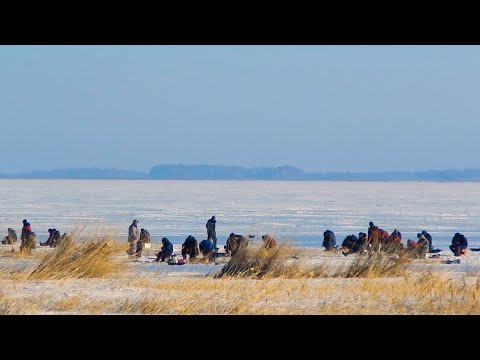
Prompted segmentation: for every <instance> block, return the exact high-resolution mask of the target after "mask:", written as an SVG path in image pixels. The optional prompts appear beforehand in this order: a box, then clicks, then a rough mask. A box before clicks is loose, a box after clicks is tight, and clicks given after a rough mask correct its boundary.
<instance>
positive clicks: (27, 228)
mask: <svg viewBox="0 0 480 360" xmlns="http://www.w3.org/2000/svg"><path fill="white" fill-rule="evenodd" d="M29 231H32V226H31V225H30V223H29V222H28V221H27V219H23V227H22V233H21V235H20V240H21V243H20V246H22V245H23V244H24V242H25V240H26V239H27V233H28V232H29Z"/></svg>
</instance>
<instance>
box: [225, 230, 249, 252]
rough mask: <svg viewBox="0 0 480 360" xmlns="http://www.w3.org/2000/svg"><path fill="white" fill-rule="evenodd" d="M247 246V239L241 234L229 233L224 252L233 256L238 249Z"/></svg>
mask: <svg viewBox="0 0 480 360" xmlns="http://www.w3.org/2000/svg"><path fill="white" fill-rule="evenodd" d="M247 247H248V239H247V238H246V237H244V236H242V235H236V234H235V233H230V236H229V237H228V239H227V242H226V245H225V252H226V254H227V255H231V256H234V255H235V254H236V253H237V252H238V251H239V250H244V249H246V248H247Z"/></svg>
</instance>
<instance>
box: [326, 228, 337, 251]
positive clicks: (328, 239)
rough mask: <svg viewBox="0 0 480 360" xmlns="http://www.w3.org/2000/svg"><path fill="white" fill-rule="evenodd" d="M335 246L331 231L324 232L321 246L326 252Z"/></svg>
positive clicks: (335, 242)
mask: <svg viewBox="0 0 480 360" xmlns="http://www.w3.org/2000/svg"><path fill="white" fill-rule="evenodd" d="M335 245H337V239H336V238H335V234H334V233H333V231H331V230H326V231H325V232H324V233H323V246H324V247H325V250H326V251H330V250H333V249H334V248H335Z"/></svg>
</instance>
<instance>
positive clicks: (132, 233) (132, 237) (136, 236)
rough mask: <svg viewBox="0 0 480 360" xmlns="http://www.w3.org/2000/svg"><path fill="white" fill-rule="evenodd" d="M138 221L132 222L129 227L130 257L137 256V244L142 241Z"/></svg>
mask: <svg viewBox="0 0 480 360" xmlns="http://www.w3.org/2000/svg"><path fill="white" fill-rule="evenodd" d="M137 225H138V220H137V219H135V220H133V221H132V224H131V225H130V226H129V227H128V243H129V244H130V247H129V249H128V255H129V256H130V257H133V256H135V253H136V251H137V242H138V240H140V233H139V232H138V227H137Z"/></svg>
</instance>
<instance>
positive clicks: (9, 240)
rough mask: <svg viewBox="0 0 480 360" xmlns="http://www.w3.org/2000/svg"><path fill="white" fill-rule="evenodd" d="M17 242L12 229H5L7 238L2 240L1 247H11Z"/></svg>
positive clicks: (15, 234)
mask: <svg viewBox="0 0 480 360" xmlns="http://www.w3.org/2000/svg"><path fill="white" fill-rule="evenodd" d="M16 242H17V233H16V232H15V230H13V229H12V228H8V229H7V236H5V239H3V240H2V244H3V245H13V244H15V243H16Z"/></svg>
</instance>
